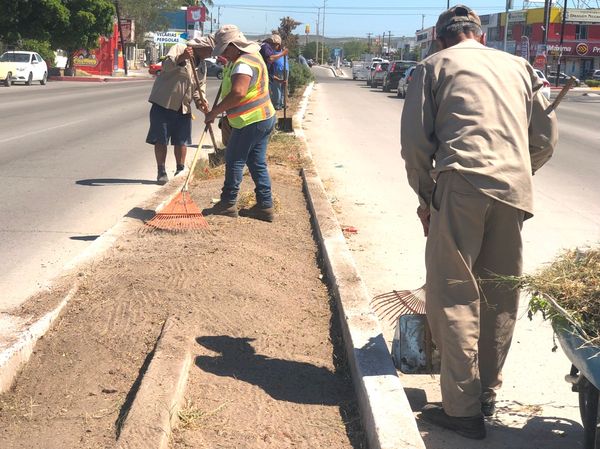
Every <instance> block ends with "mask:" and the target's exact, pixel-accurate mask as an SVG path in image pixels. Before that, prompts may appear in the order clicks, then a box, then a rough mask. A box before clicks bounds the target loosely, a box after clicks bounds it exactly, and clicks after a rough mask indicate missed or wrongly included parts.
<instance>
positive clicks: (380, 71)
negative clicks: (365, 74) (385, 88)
mask: <svg viewBox="0 0 600 449" xmlns="http://www.w3.org/2000/svg"><path fill="white" fill-rule="evenodd" d="M389 65H390V63H389V62H380V63H379V65H378V66H377V67H376V68H375V71H374V72H373V75H372V76H371V87H374V88H377V86H380V85H382V84H383V77H384V75H385V72H387V69H388V67H389Z"/></svg>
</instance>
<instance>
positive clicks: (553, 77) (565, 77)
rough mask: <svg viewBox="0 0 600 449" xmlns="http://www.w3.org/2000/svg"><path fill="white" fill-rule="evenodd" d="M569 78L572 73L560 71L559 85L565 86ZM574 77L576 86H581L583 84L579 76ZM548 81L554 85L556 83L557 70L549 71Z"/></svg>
mask: <svg viewBox="0 0 600 449" xmlns="http://www.w3.org/2000/svg"><path fill="white" fill-rule="evenodd" d="M569 78H571V76H570V75H567V74H566V73H563V72H560V76H559V77H558V85H559V86H564V85H565V83H566V82H567V80H568V79H569ZM574 78H575V86H579V85H580V84H581V82H580V81H579V78H576V77H574ZM548 81H549V82H550V85H553V86H554V85H556V72H550V73H548Z"/></svg>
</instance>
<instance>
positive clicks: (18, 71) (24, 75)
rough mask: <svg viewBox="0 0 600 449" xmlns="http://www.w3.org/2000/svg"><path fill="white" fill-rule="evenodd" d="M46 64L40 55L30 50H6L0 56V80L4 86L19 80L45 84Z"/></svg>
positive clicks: (46, 75) (28, 83)
mask: <svg viewBox="0 0 600 449" xmlns="http://www.w3.org/2000/svg"><path fill="white" fill-rule="evenodd" d="M47 79H48V66H47V65H46V62H45V61H44V60H43V59H42V57H41V56H40V55H38V54H37V53H34V52H32V51H7V52H6V53H3V54H2V56H0V81H3V82H4V85H5V86H7V87H8V86H10V85H11V84H12V83H16V82H21V83H25V84H27V85H31V83H33V82H34V81H39V82H40V84H41V85H44V84H46V80H47Z"/></svg>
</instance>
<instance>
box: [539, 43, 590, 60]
mask: <svg viewBox="0 0 600 449" xmlns="http://www.w3.org/2000/svg"><path fill="white" fill-rule="evenodd" d="M561 53H562V55H563V56H590V57H591V56H600V44H598V43H597V42H596V43H593V44H592V43H590V42H587V41H586V42H573V43H568V44H563V45H562V47H561V46H559V45H552V44H548V54H550V55H552V56H559V55H560V54H561Z"/></svg>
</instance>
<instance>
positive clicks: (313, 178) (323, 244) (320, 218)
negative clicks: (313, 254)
mask: <svg viewBox="0 0 600 449" xmlns="http://www.w3.org/2000/svg"><path fill="white" fill-rule="evenodd" d="M311 91H312V85H309V86H308V87H307V89H306V91H305V97H306V98H304V99H303V105H304V104H305V102H306V103H307V102H308V95H309V94H310V92H311ZM302 110H304V111H305V110H306V108H304V109H301V111H302ZM299 113H300V112H299ZM301 118H302V117H299V121H301ZM298 134H299V133H297V135H298ZM303 137H304V133H303V132H302V133H301V138H303ZM307 148H308V146H307ZM308 152H309V157H310V150H308ZM302 179H303V183H304V190H305V194H306V198H307V202H308V207H309V210H310V213H311V215H312V218H313V220H314V226H313V227H314V229H315V232H316V234H317V240H318V243H319V247H320V250H321V253H322V255H323V261H324V264H325V270H326V273H327V276H328V277H329V284H330V286H331V288H332V290H333V293H334V296H335V298H336V302H337V305H338V310H339V313H340V321H341V323H342V333H343V340H344V345H345V347H346V354H347V356H348V361H349V364H350V370H351V373H352V379H353V382H354V389H355V391H356V394H357V397H358V402H359V407H360V415H361V419H362V423H363V426H364V428H365V432H366V434H367V440H368V445H369V448H370V449H400V448H402V449H424V448H425V443H424V442H423V439H422V438H421V434H420V433H419V429H418V428H417V424H416V422H415V418H414V415H413V412H412V409H411V407H410V404H409V402H408V399H407V397H406V394H405V393H404V389H403V388H402V385H401V383H400V379H399V377H398V374H397V372H396V368H395V367H394V364H393V362H392V358H391V355H390V353H389V351H388V348H387V345H386V343H385V340H384V338H383V332H382V330H381V326H380V325H379V321H378V319H377V317H376V316H375V315H374V314H373V312H372V311H371V307H370V304H369V303H370V298H369V295H368V292H367V288H366V286H365V285H364V283H363V281H362V279H361V277H360V275H359V273H358V270H357V268H356V265H355V263H354V260H353V258H352V255H351V254H350V250H349V249H348V247H347V245H346V239H345V238H344V235H343V234H342V232H341V227H340V224H339V223H338V221H337V218H336V216H335V212H334V210H333V208H332V207H331V203H330V202H329V199H328V198H327V194H326V192H325V189H324V187H323V183H322V182H321V179H320V178H319V176H318V174H317V173H316V172H315V171H314V170H310V171H309V170H302Z"/></svg>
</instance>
